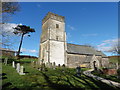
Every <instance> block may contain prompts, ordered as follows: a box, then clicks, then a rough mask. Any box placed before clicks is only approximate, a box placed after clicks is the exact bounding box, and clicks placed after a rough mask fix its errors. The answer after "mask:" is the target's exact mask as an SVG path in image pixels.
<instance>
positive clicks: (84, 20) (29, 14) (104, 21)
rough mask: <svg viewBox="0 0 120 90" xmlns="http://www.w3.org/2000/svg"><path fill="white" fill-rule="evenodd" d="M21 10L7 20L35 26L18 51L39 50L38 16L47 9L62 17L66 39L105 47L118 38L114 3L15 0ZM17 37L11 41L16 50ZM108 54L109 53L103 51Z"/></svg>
mask: <svg viewBox="0 0 120 90" xmlns="http://www.w3.org/2000/svg"><path fill="white" fill-rule="evenodd" d="M19 3H20V7H21V10H20V12H17V13H16V14H15V15H13V16H12V20H11V21H10V22H9V23H15V24H23V25H27V26H30V27H31V28H34V29H35V31H36V32H35V33H31V37H27V36H26V37H24V40H23V45H22V51H23V53H22V54H26V55H33V56H37V55H38V53H39V43H40V34H41V31H42V28H41V26H42V24H41V23H42V22H41V21H42V19H43V18H44V16H45V15H46V14H47V13H48V12H53V13H56V14H59V15H62V16H65V23H66V32H67V42H68V43H73V44H80V45H84V44H85V45H86V44H89V45H92V46H94V47H96V48H98V49H99V50H102V51H105V49H109V48H110V46H111V43H112V42H115V41H116V40H117V38H118V6H117V5H118V3H117V2H76V3H73V2H72V3H70V2H66V3H65V2H64V3H62V2H58V3H54V2H46V3H45V2H19ZM19 40H20V37H17V41H16V43H14V50H17V49H18V45H19ZM105 54H107V55H111V53H106V52H105Z"/></svg>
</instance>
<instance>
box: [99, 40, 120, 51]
mask: <svg viewBox="0 0 120 90" xmlns="http://www.w3.org/2000/svg"><path fill="white" fill-rule="evenodd" d="M118 41H120V39H109V40H104V41H102V43H101V44H99V45H97V48H98V50H101V51H104V52H111V51H112V49H113V47H114V46H115V45H116V46H117V45H118Z"/></svg>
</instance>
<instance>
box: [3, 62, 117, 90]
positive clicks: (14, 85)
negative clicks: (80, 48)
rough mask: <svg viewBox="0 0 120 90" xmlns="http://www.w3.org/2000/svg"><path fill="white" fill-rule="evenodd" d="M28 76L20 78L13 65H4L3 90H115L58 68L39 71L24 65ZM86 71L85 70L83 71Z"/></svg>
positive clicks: (68, 70)
mask: <svg viewBox="0 0 120 90" xmlns="http://www.w3.org/2000/svg"><path fill="white" fill-rule="evenodd" d="M23 65H24V67H25V72H26V75H24V76H20V75H19V74H18V73H17V72H16V70H15V69H14V68H12V66H11V65H6V66H5V65H2V87H3V90H10V89H15V90H17V89H19V90H23V89H24V90H37V89H38V90H46V89H47V90H59V89H61V88H79V89H84V90H88V89H89V90H93V89H97V90H98V89H99V90H103V89H105V88H108V89H112V90H115V88H113V87H111V86H109V85H106V84H104V83H102V82H100V81H97V80H95V79H93V78H90V77H87V76H85V75H83V74H82V75H81V77H76V76H75V74H76V72H75V69H68V68H57V69H56V70H53V69H47V71H43V72H41V71H38V70H37V69H35V68H33V67H31V65H30V64H28V63H26V64H23ZM82 70H85V69H82Z"/></svg>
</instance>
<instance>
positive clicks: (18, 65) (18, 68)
mask: <svg viewBox="0 0 120 90" xmlns="http://www.w3.org/2000/svg"><path fill="white" fill-rule="evenodd" d="M16 70H17V72H18V73H19V72H20V63H17V68H16Z"/></svg>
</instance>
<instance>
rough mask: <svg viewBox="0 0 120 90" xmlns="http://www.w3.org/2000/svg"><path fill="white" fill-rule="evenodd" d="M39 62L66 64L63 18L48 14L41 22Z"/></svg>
mask: <svg viewBox="0 0 120 90" xmlns="http://www.w3.org/2000/svg"><path fill="white" fill-rule="evenodd" d="M39 60H40V62H41V61H42V62H43V63H54V62H55V64H56V65H58V64H60V65H63V64H66V32H65V19H64V17H63V16H60V15H57V14H53V13H51V12H48V14H47V15H46V16H45V17H44V19H43V20H42V34H41V42H40V58H39Z"/></svg>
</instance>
